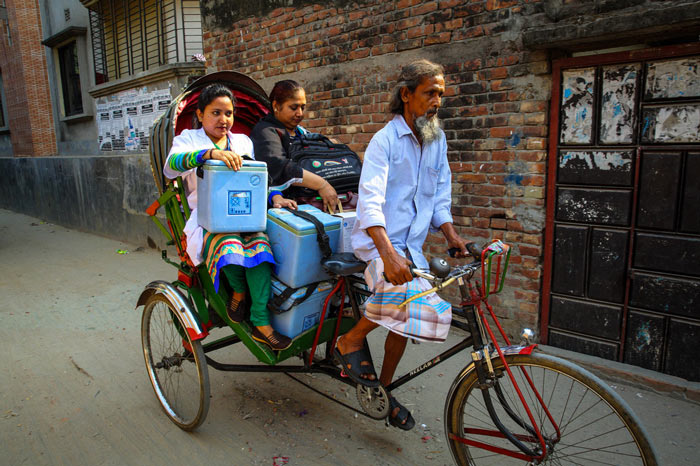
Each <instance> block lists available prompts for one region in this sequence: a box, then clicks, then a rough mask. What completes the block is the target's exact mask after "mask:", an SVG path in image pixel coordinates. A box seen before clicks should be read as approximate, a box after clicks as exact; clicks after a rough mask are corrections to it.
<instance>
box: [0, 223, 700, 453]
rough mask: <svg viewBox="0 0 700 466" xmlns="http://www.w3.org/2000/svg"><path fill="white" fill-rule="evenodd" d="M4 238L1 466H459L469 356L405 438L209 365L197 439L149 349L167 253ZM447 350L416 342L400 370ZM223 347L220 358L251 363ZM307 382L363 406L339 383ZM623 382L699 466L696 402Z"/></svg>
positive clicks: (297, 392) (263, 378)
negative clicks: (143, 309) (280, 460)
mask: <svg viewBox="0 0 700 466" xmlns="http://www.w3.org/2000/svg"><path fill="white" fill-rule="evenodd" d="M0 238H2V242H0V264H2V267H3V273H2V278H1V279H0V296H1V297H2V299H1V300H0V322H1V323H2V325H0V342H1V343H0V350H1V354H2V357H1V358H0V374H1V375H0V380H1V381H2V386H1V388H2V389H1V390H0V415H1V416H2V417H0V448H1V451H2V460H1V461H0V462H1V463H2V464H10V465H19V464H27V465H43V464H68V465H73V464H78V465H81V464H85V465H103V464H104V465H132V464H133V465H143V464H149V465H179V464H187V465H199V464H201V465H231V464H234V465H243V464H260V465H272V464H273V458H274V457H275V456H282V457H288V458H289V463H288V464H289V465H302V464H303V465H325V464H329V465H331V464H332V465H359V464H380V465H385V464H386V465H407V464H421V465H422V464H428V465H442V464H451V459H450V455H449V452H448V451H447V448H446V445H445V443H444V438H443V431H442V416H443V414H442V410H443V403H444V398H445V394H446V392H447V389H448V387H449V385H450V383H451V380H452V378H453V377H454V375H455V374H456V373H457V372H458V370H459V369H460V368H461V367H462V366H463V365H464V361H463V360H460V359H461V358H462V357H463V356H458V357H456V358H453V359H452V360H450V361H448V362H446V363H444V365H442V366H439V367H438V368H435V369H433V370H431V371H429V372H428V373H426V375H423V376H421V377H419V378H417V379H416V380H415V381H413V382H412V383H411V384H408V385H407V386H404V388H403V389H401V390H398V391H397V397H398V398H399V399H400V400H402V401H403V402H404V403H405V404H406V405H407V406H408V407H409V409H411V410H412V411H413V414H414V416H415V417H416V420H417V423H418V426H417V428H416V429H414V430H413V431H411V432H408V433H404V432H400V431H398V430H397V429H393V428H387V427H385V426H384V424H383V423H381V422H375V421H371V420H368V419H365V418H363V417H362V416H359V417H355V415H354V413H353V412H352V411H350V410H348V409H346V408H343V407H341V406H339V405H337V404H335V403H332V402H330V401H328V400H326V399H324V398H322V397H320V396H319V395H318V394H316V393H314V392H313V391H311V390H309V389H307V388H305V387H303V386H302V385H300V384H299V383H297V382H295V381H293V380H291V379H289V378H288V377H286V376H284V375H270V374H236V373H221V372H217V371H214V370H210V375H211V382H212V401H211V409H210V412H209V416H208V418H207V420H206V422H205V423H204V424H203V425H202V427H201V428H200V429H199V430H198V431H197V432H195V433H192V434H188V433H185V432H182V431H180V430H179V429H178V428H177V427H175V426H174V425H173V424H172V423H171V422H170V421H169V420H168V419H167V418H166V417H165V415H164V414H163V413H162V411H161V409H160V407H159V405H158V404H157V402H156V400H155V397H154V395H153V391H152V388H151V386H150V383H149V381H148V379H147V377H146V372H145V369H144V364H143V358H142V354H141V344H140V336H139V328H140V312H139V311H140V310H135V309H134V303H135V302H136V299H137V297H138V295H139V293H140V292H141V290H142V289H143V286H144V285H145V284H146V283H148V282H149V281H151V280H154V279H173V278H174V269H173V268H172V267H170V266H168V265H167V264H165V263H163V262H162V261H161V260H160V257H159V253H158V252H156V251H153V250H148V249H145V250H144V249H142V248H138V247H136V246H134V245H128V244H122V243H119V242H116V241H113V240H108V239H104V238H101V237H97V236H94V235H89V234H84V233H80V232H76V231H71V230H67V229H66V228H63V227H60V226H58V225H52V224H47V223H44V222H41V221H40V220H37V219H33V218H30V217H26V216H23V215H19V214H15V213H11V212H8V211H5V210H0ZM117 250H128V251H129V253H128V254H118V253H117ZM376 333H377V335H375V336H374V339H373V340H372V342H371V343H372V345H373V347H375V348H377V350H376V351H378V352H379V351H380V345H381V341H383V335H380V334H379V333H378V332H376ZM457 339H458V336H456V335H452V336H451V337H450V340H449V341H448V343H449V342H451V341H456V340H457ZM438 349H442V348H440V347H439V346H437V345H428V344H422V345H419V346H413V345H409V348H408V350H407V356H406V357H405V358H404V361H402V365H401V366H400V368H399V370H401V369H403V370H404V371H405V370H407V369H409V368H410V367H415V366H416V365H418V364H419V363H420V362H423V361H424V360H425V359H427V358H429V357H430V356H432V355H433V354H435V353H436V352H437V351H438ZM226 351H227V352H226V353H224V354H223V355H222V356H221V358H220V359H223V360H225V361H230V362H234V361H235V362H253V361H252V360H251V358H250V356H249V355H247V354H241V353H245V352H244V351H240V350H237V349H236V348H231V349H230V350H226ZM302 378H303V379H304V380H305V381H306V382H308V383H311V384H313V385H314V386H315V387H317V388H319V389H321V390H324V391H325V392H326V393H328V394H330V395H332V396H335V397H337V398H338V399H341V400H344V401H346V402H348V403H353V402H354V396H355V394H354V391H353V392H350V393H348V392H347V390H344V387H341V386H340V385H342V384H338V383H336V382H334V381H332V380H329V379H328V378H326V377H324V376H318V377H310V376H302ZM615 387H616V390H617V391H618V392H619V393H620V394H621V395H622V396H623V397H624V398H625V399H626V400H627V401H628V402H629V403H630V404H631V405H632V406H633V408H634V409H635V410H636V411H637V413H638V414H639V415H640V417H641V418H642V420H643V421H644V423H645V424H646V425H647V427H648V428H649V430H650V431H651V432H652V439H653V441H654V443H655V445H656V447H657V449H658V451H659V453H660V455H661V460H662V461H661V464H663V465H689V466H690V465H694V464H697V459H696V458H697V455H696V452H695V449H696V446H697V439H698V438H700V405H697V404H693V403H688V402H685V401H682V400H678V399H674V398H671V397H667V396H662V395H659V394H656V393H653V392H650V391H645V390H641V389H638V388H634V387H632V386H629V385H625V384H620V383H615ZM422 424H424V425H425V426H424V427H422V426H421V425H422Z"/></svg>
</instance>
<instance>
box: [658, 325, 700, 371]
mask: <svg viewBox="0 0 700 466" xmlns="http://www.w3.org/2000/svg"><path fill="white" fill-rule="evenodd" d="M699 347H700V324H698V323H697V322H687V321H681V320H676V319H671V321H670V323H669V326H668V345H667V347H666V367H665V370H664V372H665V373H667V374H672V375H676V376H678V377H683V378H685V379H688V380H700V364H698V348H699Z"/></svg>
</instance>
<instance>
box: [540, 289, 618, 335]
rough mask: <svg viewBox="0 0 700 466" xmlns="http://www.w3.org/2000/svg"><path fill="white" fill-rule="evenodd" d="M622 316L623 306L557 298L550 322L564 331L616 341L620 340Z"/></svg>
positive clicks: (554, 299)
mask: <svg viewBox="0 0 700 466" xmlns="http://www.w3.org/2000/svg"><path fill="white" fill-rule="evenodd" d="M621 316H622V307H621V306H608V305H606V304H601V303H596V302H592V301H581V300H576V299H568V298H560V297H555V298H552V310H551V313H550V319H549V322H550V324H551V325H553V326H555V327H557V328H560V329H562V330H571V331H575V332H580V333H585V334H586V335H590V336H592V337H601V338H609V339H611V340H615V339H619V338H620V322H621Z"/></svg>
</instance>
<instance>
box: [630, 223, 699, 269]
mask: <svg viewBox="0 0 700 466" xmlns="http://www.w3.org/2000/svg"><path fill="white" fill-rule="evenodd" d="M635 243H636V246H635V254H634V267H635V268H639V269H646V270H656V271H659V272H669V273H678V274H682V275H691V276H693V275H694V276H696V277H697V276H699V275H700V238H690V237H683V236H674V235H668V234H656V233H641V232H640V233H637V235H636V238H635Z"/></svg>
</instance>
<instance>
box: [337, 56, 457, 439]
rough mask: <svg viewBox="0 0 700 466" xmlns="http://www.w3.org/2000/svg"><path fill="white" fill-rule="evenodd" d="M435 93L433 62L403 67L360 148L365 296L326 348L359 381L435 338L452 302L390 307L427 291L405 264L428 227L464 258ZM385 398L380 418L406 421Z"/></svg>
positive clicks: (440, 77)
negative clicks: (385, 414) (377, 352)
mask: <svg viewBox="0 0 700 466" xmlns="http://www.w3.org/2000/svg"><path fill="white" fill-rule="evenodd" d="M444 92H445V78H444V71H443V68H442V66H440V65H438V64H435V63H432V62H429V61H427V60H419V61H416V62H413V63H410V64H409V65H406V66H405V67H403V68H402V70H401V75H400V77H399V83H398V85H397V86H396V88H395V89H394V92H393V95H392V99H391V103H390V110H391V112H392V113H393V114H394V117H393V119H392V120H391V121H390V122H389V123H387V124H386V126H384V128H382V129H381V130H380V131H379V132H377V134H375V135H374V137H373V138H372V140H371V141H370V143H369V145H368V146H367V151H366V152H365V157H364V161H363V165H362V175H361V178H360V187H359V195H360V196H359V202H358V204H357V220H356V222H355V226H354V229H353V232H352V246H353V249H354V251H355V255H356V256H357V257H359V258H360V259H362V260H363V261H365V262H367V268H366V270H365V279H366V281H367V285H368V286H369V288H370V291H372V293H373V295H372V296H371V297H370V298H369V299H368V301H367V303H366V307H365V309H363V312H364V316H363V317H362V318H361V319H360V321H358V323H357V324H356V325H355V326H354V327H353V328H352V329H351V330H350V331H349V332H348V333H346V334H345V335H343V337H342V338H340V339H339V340H338V346H337V348H336V349H335V356H336V358H337V359H338V360H339V362H340V364H341V365H342V367H343V370H344V372H345V373H346V374H347V375H348V376H349V377H350V378H352V379H353V380H354V381H355V382H356V383H360V384H362V385H366V386H368V387H377V386H379V384H380V383H381V384H383V385H384V386H385V387H387V386H389V384H390V383H391V381H392V379H393V377H394V372H395V371H396V367H397V365H398V363H399V361H400V359H401V356H402V355H403V352H404V349H405V348H406V340H407V338H409V337H410V338H413V339H415V340H422V341H437V342H443V341H444V340H445V338H446V337H447V333H448V331H449V328H450V322H451V321H452V308H451V306H450V305H449V304H448V303H446V302H445V301H442V300H441V299H440V298H439V297H438V296H437V295H435V294H434V293H433V294H432V295H428V296H426V297H423V298H420V299H418V300H416V301H413V302H411V303H410V304H409V305H407V306H405V307H404V308H399V307H398V305H399V304H400V303H401V302H402V301H404V300H405V299H406V297H407V296H413V295H415V294H417V293H420V292H421V291H424V290H427V289H430V285H429V283H428V282H427V281H425V280H424V279H422V278H415V279H414V277H413V275H412V273H411V269H410V268H411V267H412V266H413V265H412V264H415V266H417V267H418V268H422V269H427V268H428V262H427V260H426V259H425V257H424V256H423V252H422V249H423V243H424V242H425V239H426V237H427V235H428V231H429V230H431V231H441V232H442V233H443V235H444V236H445V238H446V240H447V245H448V247H450V248H457V249H458V250H459V252H458V254H457V255H458V257H466V256H467V250H466V248H465V243H466V242H465V241H464V240H462V239H461V238H460V237H459V235H458V234H457V232H456V231H455V229H454V227H453V225H452V215H451V213H450V205H451V202H452V197H451V194H452V189H451V177H452V174H451V172H450V167H449V164H448V162H447V142H446V141H445V133H444V132H443V131H442V129H440V122H439V120H438V117H437V111H438V109H439V108H440V104H441V98H442V95H443V93H444ZM379 325H381V326H383V327H386V328H387V329H389V334H388V336H387V338H386V342H385V344H384V364H383V365H382V372H381V374H380V376H379V379H377V377H376V373H375V371H374V368H373V367H372V363H371V356H370V355H369V353H368V351H367V349H366V348H367V347H366V345H365V337H366V336H367V334H368V333H369V332H371V331H372V330H374V329H375V328H377V327H378V326H379ZM389 401H390V407H391V410H390V413H389V422H390V423H391V424H392V425H393V426H395V427H398V428H400V429H403V430H409V429H411V428H412V427H413V426H414V424H415V421H414V419H413V417H412V416H411V413H409V412H408V410H407V409H406V408H405V407H404V406H402V405H401V404H400V403H399V402H398V401H396V399H395V398H394V397H393V396H391V395H390V398H389Z"/></svg>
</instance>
